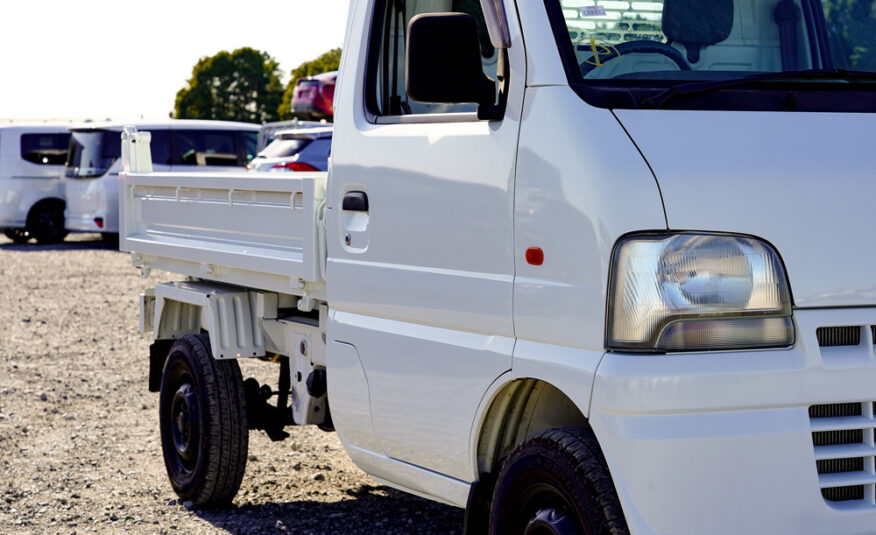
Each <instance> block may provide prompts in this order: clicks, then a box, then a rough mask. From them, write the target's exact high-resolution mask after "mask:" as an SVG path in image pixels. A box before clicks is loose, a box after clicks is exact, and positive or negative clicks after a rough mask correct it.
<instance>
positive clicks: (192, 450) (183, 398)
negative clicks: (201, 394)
mask: <svg viewBox="0 0 876 535" xmlns="http://www.w3.org/2000/svg"><path fill="white" fill-rule="evenodd" d="M177 384H178V386H177V389H176V391H175V392H174V393H173V398H172V399H171V404H170V413H169V414H168V418H167V425H168V426H169V427H170V429H169V430H170V435H171V444H172V446H173V447H172V453H173V458H174V461H175V462H174V465H175V466H176V468H177V471H178V472H179V473H180V474H181V475H189V474H191V473H192V472H194V470H195V467H196V466H197V464H198V450H199V448H200V443H201V429H200V406H199V403H198V396H197V392H196V391H195V387H194V385H193V384H192V382H191V378H190V377H188V376H183V377H180V380H179V382H178V383H177Z"/></svg>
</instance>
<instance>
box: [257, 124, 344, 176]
mask: <svg viewBox="0 0 876 535" xmlns="http://www.w3.org/2000/svg"><path fill="white" fill-rule="evenodd" d="M332 131H333V128H332V126H331V125H329V126H319V127H310V128H294V129H290V130H281V131H279V132H277V133H276V136H275V137H274V140H273V141H271V142H270V143H269V144H268V146H267V147H265V148H264V149H262V150H260V151H259V153H258V155H256V157H255V158H254V159H253V161H251V162H250V163H249V165H247V166H246V168H247V169H249V170H250V171H328V160H329V156H330V155H331V152H332Z"/></svg>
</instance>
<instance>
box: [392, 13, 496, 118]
mask: <svg viewBox="0 0 876 535" xmlns="http://www.w3.org/2000/svg"><path fill="white" fill-rule="evenodd" d="M406 89H407V93H408V97H409V98H410V99H412V100H415V101H418V102H428V103H441V104H460V103H475V104H478V105H480V106H491V105H492V104H493V102H494V101H495V98H496V82H495V81H493V80H491V79H490V78H489V77H488V76H487V75H485V74H484V71H483V67H482V65H481V56H480V41H479V39H478V30H477V24H476V22H475V19H474V17H472V16H471V15H468V14H465V13H423V14H421V15H417V16H415V17H414V18H412V19H411V22H410V25H409V26H408V42H407V65H406Z"/></svg>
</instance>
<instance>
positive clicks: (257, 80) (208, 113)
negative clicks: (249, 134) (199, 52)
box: [172, 47, 283, 123]
mask: <svg viewBox="0 0 876 535" xmlns="http://www.w3.org/2000/svg"><path fill="white" fill-rule="evenodd" d="M279 74H280V69H279V64H278V63H277V62H276V61H275V60H274V58H272V57H271V56H269V55H268V53H267V52H261V51H259V50H255V49H252V48H249V47H245V48H239V49H237V50H235V51H234V52H226V51H225V50H223V51H221V52H219V53H218V54H216V55H215V56H211V57H205V58H201V59H200V60H198V63H197V64H196V65H195V67H194V69H192V77H191V79H190V80H188V82H186V86H185V87H183V88H182V89H180V90H179V91H178V92H177V94H176V102H175V103H174V111H173V114H172V117H175V118H177V119H221V120H227V121H244V122H248V123H262V122H265V121H276V120H277V119H278V117H277V107H278V106H279V105H280V102H281V98H282V96H283V85H282V84H281V83H280V76H279Z"/></svg>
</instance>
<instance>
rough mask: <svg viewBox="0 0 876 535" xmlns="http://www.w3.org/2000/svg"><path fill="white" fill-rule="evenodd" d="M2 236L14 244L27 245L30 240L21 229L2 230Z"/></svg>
mask: <svg viewBox="0 0 876 535" xmlns="http://www.w3.org/2000/svg"><path fill="white" fill-rule="evenodd" d="M3 234H4V235H6V237H7V238H9V239H10V240H12V241H13V242H15V243H27V241H28V240H30V234H28V233H27V231H26V230H24V229H23V228H7V229H3Z"/></svg>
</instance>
